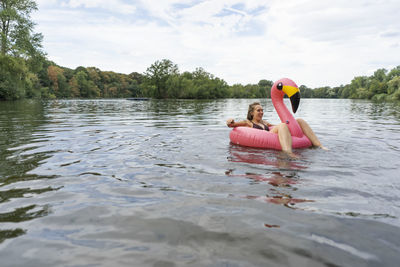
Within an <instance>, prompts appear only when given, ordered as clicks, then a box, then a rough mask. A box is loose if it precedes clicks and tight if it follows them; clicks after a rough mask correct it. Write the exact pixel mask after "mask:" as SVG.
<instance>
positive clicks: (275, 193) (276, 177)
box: [225, 144, 314, 209]
mask: <svg viewBox="0 0 400 267" xmlns="http://www.w3.org/2000/svg"><path fill="white" fill-rule="evenodd" d="M229 155H230V156H229V158H228V160H229V161H231V162H243V163H248V164H251V165H253V164H261V165H265V166H266V167H267V173H265V174H259V173H251V172H247V173H245V174H235V170H233V169H229V170H227V171H226V172H225V174H226V175H227V176H229V177H232V178H245V179H249V180H250V184H257V185H259V184H263V183H267V184H268V185H270V186H272V187H270V186H268V187H266V189H267V192H266V194H265V195H262V196H260V195H258V196H257V195H250V194H249V195H246V196H245V198H247V199H254V200H258V201H263V202H268V203H272V204H278V205H283V206H285V207H288V208H292V209H294V208H297V207H295V205H296V204H298V203H304V202H314V200H308V199H304V198H296V197H295V196H293V194H294V193H295V192H296V191H298V189H299V186H300V185H301V181H300V176H299V173H300V171H301V170H305V169H307V166H306V165H305V164H302V161H300V160H293V159H291V158H289V157H287V156H285V154H284V153H282V152H280V151H273V150H264V149H254V148H248V147H241V146H236V145H233V144H231V146H230V149H229ZM271 167H272V170H270V169H271Z"/></svg>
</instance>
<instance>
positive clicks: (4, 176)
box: [0, 100, 57, 243]
mask: <svg viewBox="0 0 400 267" xmlns="http://www.w3.org/2000/svg"><path fill="white" fill-rule="evenodd" d="M44 105H45V104H43V103H41V102H39V101H32V100H30V101H17V102H2V103H1V105H0V204H4V203H7V202H12V200H13V199H24V198H26V196H29V195H32V194H35V195H37V194H42V193H45V192H49V191H53V190H57V189H54V188H51V187H45V188H35V189H32V188H30V187H29V186H26V187H25V188H11V187H12V185H13V184H16V183H19V185H18V186H19V187H21V183H26V182H27V181H30V180H39V179H49V178H54V177H48V176H46V177H45V176H38V175H33V174H29V172H30V171H32V170H34V169H35V168H36V167H38V166H39V165H40V164H41V162H44V161H45V159H47V158H49V157H51V151H46V152H43V151H41V152H35V149H36V148H38V147H40V142H41V141H42V139H43V138H44V135H43V134H42V133H41V132H40V131H41V130H40V129H39V128H40V126H42V125H43V124H45V123H46V116H45V113H44ZM10 185H11V186H10ZM5 186H7V189H5V190H4V189H3V190H1V189H2V188H3V187H5ZM11 205H12V203H11ZM48 213H49V208H48V206H47V205H35V204H30V205H27V206H23V207H13V210H11V211H10V210H9V211H7V212H3V213H0V223H19V222H23V221H28V220H32V219H35V218H39V217H43V216H46V215H47V214H48ZM25 232H26V231H25V230H23V229H20V228H16V229H7V230H3V229H2V230H1V231H0V243H1V242H3V241H4V240H6V239H9V238H15V237H18V236H20V235H23V234H25Z"/></svg>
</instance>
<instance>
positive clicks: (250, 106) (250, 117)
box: [247, 102, 261, 121]
mask: <svg viewBox="0 0 400 267" xmlns="http://www.w3.org/2000/svg"><path fill="white" fill-rule="evenodd" d="M258 105H261V104H260V103H259V102H254V103H253V104H250V105H249V110H248V111H247V119H248V120H249V121H251V120H253V114H251V113H252V112H253V110H254V108H255V107H256V106H258Z"/></svg>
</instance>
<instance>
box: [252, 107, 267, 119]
mask: <svg viewBox="0 0 400 267" xmlns="http://www.w3.org/2000/svg"><path fill="white" fill-rule="evenodd" d="M263 115H264V110H263V108H262V106H261V105H257V106H255V107H254V109H253V120H257V121H259V120H262V117H263Z"/></svg>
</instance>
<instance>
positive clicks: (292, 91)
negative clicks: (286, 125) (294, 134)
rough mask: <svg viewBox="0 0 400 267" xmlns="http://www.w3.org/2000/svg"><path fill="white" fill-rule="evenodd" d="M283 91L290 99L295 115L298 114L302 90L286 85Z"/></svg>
mask: <svg viewBox="0 0 400 267" xmlns="http://www.w3.org/2000/svg"><path fill="white" fill-rule="evenodd" d="M282 91H283V92H284V93H285V94H286V95H287V96H288V97H289V98H290V103H291V104H292V110H293V113H296V111H297V108H298V107H299V104H300V90H299V88H297V87H294V86H290V85H284V86H283V89H282Z"/></svg>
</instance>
